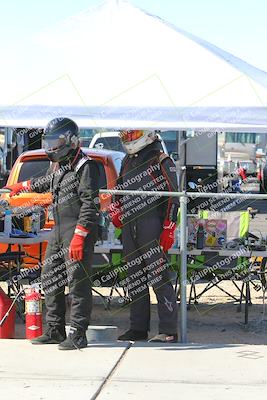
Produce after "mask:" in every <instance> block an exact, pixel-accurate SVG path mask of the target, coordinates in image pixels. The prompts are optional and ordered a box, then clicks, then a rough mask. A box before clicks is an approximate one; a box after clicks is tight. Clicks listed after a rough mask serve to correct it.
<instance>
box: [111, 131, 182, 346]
mask: <svg viewBox="0 0 267 400" xmlns="http://www.w3.org/2000/svg"><path fill="white" fill-rule="evenodd" d="M120 136H121V140H122V143H123V145H124V148H125V150H126V151H127V155H126V156H125V158H124V160H123V162H122V167H121V172H120V176H119V178H118V181H117V186H116V189H118V190H120V189H123V190H134V191H136V190H142V191H144V190H148V191H155V196H151V197H149V196H144V195H124V196H116V198H115V202H114V203H113V204H112V205H111V207H110V216H111V219H112V222H113V224H114V225H115V226H116V227H121V228H122V243H123V249H124V258H125V261H126V267H127V272H128V276H127V278H126V280H125V281H126V288H127V289H128V293H129V296H130V298H131V302H130V329H129V330H128V331H127V332H125V333H124V334H123V335H121V336H119V338H118V339H119V340H146V339H147V338H148V331H149V329H150V298H149V287H150V286H152V287H153V289H154V292H155V294H156V297H157V302H158V315H159V333H158V335H157V336H156V337H154V338H152V339H151V341H155V342H156V341H159V342H176V341H177V303H176V295H175V292H174V289H173V286H172V283H171V281H170V277H169V271H168V262H167V257H166V255H165V253H166V252H167V250H168V249H169V248H170V247H171V246H172V245H173V243H174V232H175V229H176V222H177V212H178V206H179V199H178V198H177V197H159V196H157V195H156V192H157V191H176V192H177V191H178V183H177V175H176V167H175V165H174V163H173V161H172V160H171V158H170V157H169V156H168V155H167V154H165V153H164V152H163V151H162V146H161V142H160V141H159V140H158V137H157V135H156V133H155V132H145V131H140V130H135V131H122V132H121V134H120Z"/></svg>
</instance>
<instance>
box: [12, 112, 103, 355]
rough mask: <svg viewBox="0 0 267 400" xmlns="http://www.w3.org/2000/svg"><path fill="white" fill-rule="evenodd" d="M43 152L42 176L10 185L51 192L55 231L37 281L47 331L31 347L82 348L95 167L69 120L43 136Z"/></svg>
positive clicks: (58, 120)
mask: <svg viewBox="0 0 267 400" xmlns="http://www.w3.org/2000/svg"><path fill="white" fill-rule="evenodd" d="M43 139H44V145H45V151H46V153H47V155H48V157H49V159H50V160H51V161H52V162H53V164H52V169H50V170H49V171H48V173H47V175H46V176H44V177H41V178H33V179H31V180H29V181H26V182H21V183H18V184H16V185H13V186H10V187H9V189H11V193H10V196H13V195H15V194H19V193H20V192H22V191H33V192H37V193H42V192H51V193H52V198H53V204H52V208H53V217H54V222H55V225H54V228H53V230H52V233H51V235H50V236H49V241H48V246H47V249H46V255H45V260H44V262H43V267H42V274H41V281H42V288H43V291H44V294H45V305H46V323H47V330H46V332H45V333H44V334H43V335H42V336H40V337H38V338H36V339H33V340H32V343H33V344H51V343H57V344H59V346H58V348H59V349H60V350H71V349H76V348H83V347H86V346H87V340H86V329H87V327H88V324H89V321H90V314H91V308H92V293H91V280H90V274H91V262H92V255H93V248H94V242H95V240H96V234H97V211H98V202H99V199H98V179H99V170H98V165H97V163H96V162H95V161H94V160H92V159H90V158H88V157H86V156H85V155H84V154H83V153H82V151H81V149H80V146H79V129H78V126H77V125H76V123H75V122H74V121H72V120H70V119H68V118H56V119H54V120H52V121H50V123H49V124H48V126H47V127H46V129H45V132H44V137H43ZM67 285H68V286H69V297H70V301H71V303H70V332H69V335H68V337H67V338H66V333H65V311H66V310H65V295H64V289H65V286H67Z"/></svg>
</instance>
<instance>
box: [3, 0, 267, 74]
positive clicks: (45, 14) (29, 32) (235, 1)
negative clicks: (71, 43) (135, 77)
mask: <svg viewBox="0 0 267 400" xmlns="http://www.w3.org/2000/svg"><path fill="white" fill-rule="evenodd" d="M0 1H1V2H0V15H1V23H0V46H1V49H2V54H3V53H4V54H6V55H7V56H8V55H9V54H10V55H11V54H12V53H13V56H14V52H16V49H17V48H18V47H19V48H20V49H23V43H25V41H27V38H29V37H30V36H33V35H35V34H36V33H38V32H40V31H42V30H43V29H44V28H47V27H49V26H51V25H54V24H56V23H57V21H60V20H62V19H64V18H67V17H69V16H71V15H73V14H77V13H79V12H81V11H83V10H87V9H89V8H90V7H91V6H93V5H96V4H99V3H100V2H101V1H98V0H46V1H40V0H39V1H37V0H23V1H22V0H9V1H5V0H0ZM130 2H131V3H132V4H135V5H137V6H138V7H140V8H143V9H145V10H147V11H148V12H150V13H153V14H157V15H159V16H160V17H161V18H163V19H166V20H167V21H169V22H171V23H173V24H175V25H176V26H178V27H180V28H182V29H185V30H187V31H188V32H191V33H194V34H195V35H198V36H200V37H202V38H204V39H206V40H207V41H209V42H211V43H213V44H215V45H217V46H219V47H221V48H222V49H224V50H226V51H229V52H231V53H233V54H235V55H236V56H238V57H240V58H243V59H244V60H246V61H248V62H249V63H251V64H253V65H254V66H256V67H258V68H261V69H264V70H266V71H267V51H266V39H267V2H266V0H223V1H221V0H130ZM6 59H7V58H6V57H4V59H2V61H1V63H2V62H5V60H6Z"/></svg>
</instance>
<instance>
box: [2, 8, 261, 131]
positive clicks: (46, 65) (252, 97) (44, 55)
mask: <svg viewBox="0 0 267 400" xmlns="http://www.w3.org/2000/svg"><path fill="white" fill-rule="evenodd" d="M23 52H24V54H25V61H26V60H27V62H23V60H22V62H21V63H20V65H19V68H18V67H17V69H16V70H15V71H14V70H13V69H12V68H11V69H10V73H6V74H3V75H1V78H0V93H1V98H0V104H1V106H0V126H20V127H24V126H25V127H26V126H31V127H42V126H44V125H45V124H46V123H47V122H48V121H49V120H50V119H51V118H54V117H56V116H62V115H65V116H69V117H72V118H73V119H74V120H75V121H76V122H77V123H78V124H79V125H80V126H81V127H88V128H89V127H91V128H96V127H101V128H108V127H110V128H111V127H112V128H129V127H136V128H138V127H143V128H157V129H177V130H178V129H179V130H180V129H187V128H191V129H192V128H193V129H220V130H228V131H229V130H233V131H238V130H242V131H252V130H253V131H257V132H267V112H266V111H267V73H266V72H263V71H260V70H258V69H257V68H254V67H252V66H251V65H249V64H247V63H246V62H244V61H242V60H240V59H238V58H236V57H234V56H232V55H230V54H228V53H226V52H224V51H222V50H220V49H218V48H217V47H215V46H213V45H211V44H209V43H207V42H205V41H203V40H201V39H199V38H197V37H194V36H192V35H189V34H187V33H185V32H183V31H181V30H179V29H178V28H176V27H174V26H171V25H170V24H168V23H167V22H165V21H163V20H161V19H160V18H159V17H156V16H153V15H150V14H148V13H146V12H144V11H142V10H140V9H138V8H136V7H134V6H132V5H131V4H129V3H127V2H125V1H123V0H109V1H105V2H104V3H103V4H101V5H100V6H97V7H95V8H93V9H90V10H89V11H88V12H84V13H82V14H80V15H77V16H75V17H71V18H69V19H67V20H65V21H63V22H62V23H60V24H58V25H57V26H55V27H53V28H51V29H49V30H47V31H46V32H43V33H42V34H41V35H39V36H38V37H36V38H34V42H32V43H28V44H27V47H26V48H25V49H24V51H23ZM3 58H4V57H3Z"/></svg>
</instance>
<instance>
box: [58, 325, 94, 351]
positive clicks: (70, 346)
mask: <svg viewBox="0 0 267 400" xmlns="http://www.w3.org/2000/svg"><path fill="white" fill-rule="evenodd" d="M85 347H87V339H86V331H85V330H82V329H79V328H75V327H73V326H71V327H70V333H69V334H68V337H67V339H66V340H64V342H61V343H60V344H59V345H58V349H59V350H76V349H77V350H79V349H83V348H85Z"/></svg>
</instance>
